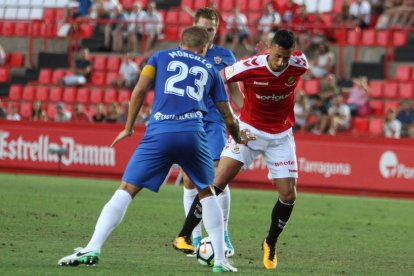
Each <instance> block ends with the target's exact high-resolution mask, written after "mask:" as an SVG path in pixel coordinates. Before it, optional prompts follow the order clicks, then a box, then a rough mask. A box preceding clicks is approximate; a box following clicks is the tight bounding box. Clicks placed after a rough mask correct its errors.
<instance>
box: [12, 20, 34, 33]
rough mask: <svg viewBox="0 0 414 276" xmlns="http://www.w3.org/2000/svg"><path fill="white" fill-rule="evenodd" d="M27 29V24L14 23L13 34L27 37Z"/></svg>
mask: <svg viewBox="0 0 414 276" xmlns="http://www.w3.org/2000/svg"><path fill="white" fill-rule="evenodd" d="M29 27H30V25H29V23H26V22H18V23H16V27H15V29H14V33H15V34H16V36H27V35H28V34H29Z"/></svg>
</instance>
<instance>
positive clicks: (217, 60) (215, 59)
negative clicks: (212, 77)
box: [214, 56, 222, 64]
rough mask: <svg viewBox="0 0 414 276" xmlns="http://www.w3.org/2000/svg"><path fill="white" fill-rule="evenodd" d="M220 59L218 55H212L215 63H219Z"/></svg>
mask: <svg viewBox="0 0 414 276" xmlns="http://www.w3.org/2000/svg"><path fill="white" fill-rule="evenodd" d="M221 61H222V59H221V57H219V56H216V57H214V62H215V63H216V64H220V63H221Z"/></svg>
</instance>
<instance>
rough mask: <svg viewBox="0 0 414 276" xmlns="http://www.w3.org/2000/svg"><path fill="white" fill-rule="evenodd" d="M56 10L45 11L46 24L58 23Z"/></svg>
mask: <svg viewBox="0 0 414 276" xmlns="http://www.w3.org/2000/svg"><path fill="white" fill-rule="evenodd" d="M55 18H56V9H49V8H48V9H43V20H44V22H46V23H52V24H54V23H55V22H56V19H55Z"/></svg>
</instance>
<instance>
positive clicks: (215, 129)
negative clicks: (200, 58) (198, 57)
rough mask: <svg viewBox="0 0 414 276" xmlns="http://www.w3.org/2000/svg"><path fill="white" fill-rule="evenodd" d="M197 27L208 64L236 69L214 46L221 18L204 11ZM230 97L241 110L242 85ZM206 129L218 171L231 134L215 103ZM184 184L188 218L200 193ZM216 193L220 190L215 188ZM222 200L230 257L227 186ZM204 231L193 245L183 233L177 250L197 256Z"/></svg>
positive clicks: (231, 88)
mask: <svg viewBox="0 0 414 276" xmlns="http://www.w3.org/2000/svg"><path fill="white" fill-rule="evenodd" d="M194 25H195V26H201V27H205V28H206V29H207V32H208V34H209V38H210V42H209V46H208V49H207V53H206V55H205V58H206V60H208V61H209V62H210V63H211V64H212V65H213V66H214V67H215V68H216V69H217V70H218V71H221V70H222V69H223V68H224V67H226V66H228V65H232V64H233V63H235V62H236V58H235V57H234V55H233V53H232V52H231V51H230V50H228V49H225V48H222V47H219V46H217V45H214V44H213V41H214V37H215V35H216V33H217V30H218V26H219V15H218V14H217V12H216V11H215V10H214V9H211V8H206V7H203V8H200V9H198V10H197V11H196V13H195V16H194ZM228 88H229V92H230V93H229V94H230V96H231V98H232V101H233V103H234V104H235V105H236V107H237V108H239V109H241V106H242V103H243V94H242V92H241V91H240V88H239V85H238V83H237V82H235V83H228ZM203 122H204V129H205V131H206V133H207V142H208V147H209V150H210V154H211V157H212V158H213V160H214V166H215V167H217V165H218V162H219V160H220V154H221V152H222V150H223V148H224V146H225V145H226V141H227V134H226V126H225V123H224V121H223V119H222V117H221V115H220V112H219V111H218V110H217V108H216V106H215V104H214V102H213V100H212V99H211V98H209V99H208V113H207V115H206V116H205V117H204V118H203ZM183 180H184V196H183V201H184V210H185V214H186V215H187V213H188V211H189V210H190V208H191V205H192V203H193V201H194V198H195V197H196V196H197V189H195V187H194V185H193V184H192V183H191V180H190V178H189V177H188V176H187V174H186V173H185V171H184V173H183ZM215 189H218V188H217V187H215ZM217 199H218V200H219V203H220V206H221V208H222V211H223V220H224V240H225V242H226V247H227V256H232V255H234V247H233V245H232V243H231V241H230V236H229V234H228V230H227V227H228V219H229V214H230V189H229V187H228V186H227V187H226V188H225V189H224V190H223V191H220V195H219V196H218V198H217ZM201 236H202V231H201V223H200V224H198V225H197V227H196V228H194V230H193V231H192V241H191V239H190V237H187V236H184V235H182V233H180V234H179V235H178V237H177V238H176V239H175V240H174V243H173V246H174V248H176V249H177V250H181V251H183V252H185V253H193V254H190V255H188V256H191V255H192V256H195V255H194V254H195V252H194V250H195V248H196V247H197V245H198V244H199V242H200V241H201Z"/></svg>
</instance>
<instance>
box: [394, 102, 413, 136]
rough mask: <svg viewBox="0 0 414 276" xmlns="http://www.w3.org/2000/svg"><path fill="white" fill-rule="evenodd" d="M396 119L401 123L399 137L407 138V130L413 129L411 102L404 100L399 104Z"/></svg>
mask: <svg viewBox="0 0 414 276" xmlns="http://www.w3.org/2000/svg"><path fill="white" fill-rule="evenodd" d="M397 119H398V120H399V121H400V122H401V123H402V128H401V137H407V136H408V132H409V129H410V128H412V127H414V107H413V105H412V101H411V100H409V99H405V100H403V101H402V102H401V105H400V112H399V113H398V116H397Z"/></svg>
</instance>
